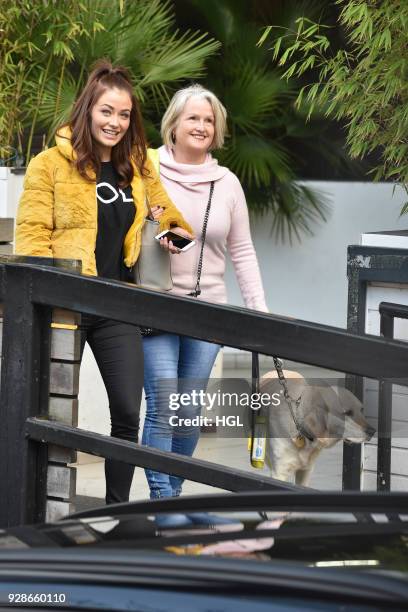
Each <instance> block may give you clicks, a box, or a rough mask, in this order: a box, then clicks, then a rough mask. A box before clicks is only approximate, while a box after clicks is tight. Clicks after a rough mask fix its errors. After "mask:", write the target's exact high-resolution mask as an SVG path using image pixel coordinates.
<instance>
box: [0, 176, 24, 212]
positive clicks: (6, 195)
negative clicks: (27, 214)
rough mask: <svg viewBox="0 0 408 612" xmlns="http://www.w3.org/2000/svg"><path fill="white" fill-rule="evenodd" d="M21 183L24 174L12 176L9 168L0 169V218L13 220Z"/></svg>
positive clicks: (21, 188)
mask: <svg viewBox="0 0 408 612" xmlns="http://www.w3.org/2000/svg"><path fill="white" fill-rule="evenodd" d="M23 181H24V174H13V173H12V172H10V168H4V167H0V217H13V218H15V216H16V212H17V206H18V201H19V199H20V195H21V192H22V190H23Z"/></svg>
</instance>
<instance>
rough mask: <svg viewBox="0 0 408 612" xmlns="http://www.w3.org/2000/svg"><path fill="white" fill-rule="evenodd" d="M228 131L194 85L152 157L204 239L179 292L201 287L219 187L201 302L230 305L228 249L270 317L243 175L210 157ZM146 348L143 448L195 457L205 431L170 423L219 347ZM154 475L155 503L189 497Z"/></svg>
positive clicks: (153, 342) (150, 343) (174, 344)
mask: <svg viewBox="0 0 408 612" xmlns="http://www.w3.org/2000/svg"><path fill="white" fill-rule="evenodd" d="M225 130H226V111H225V109H224V107H223V105H222V104H221V102H220V101H219V100H218V99H217V98H216V96H215V95H214V94H213V93H212V92H210V91H208V90H206V89H203V88H202V87H201V86H200V85H193V86H191V87H188V88H186V89H182V90H180V91H178V92H177V93H176V94H175V95H174V97H173V99H172V100H171V102H170V105H169V107H168V109H167V111H166V113H165V115H164V117H163V121H162V130H161V132H162V138H163V142H164V146H162V147H161V148H160V149H159V150H158V152H157V151H152V152H151V157H152V159H154V157H155V155H156V157H157V156H158V161H159V168H160V178H161V180H162V183H163V185H164V187H165V188H166V191H167V193H168V194H169V196H170V197H171V198H172V200H173V201H174V202H175V203H176V205H177V207H178V208H179V210H180V211H181V212H182V213H183V215H184V217H185V218H186V220H187V221H188V222H189V223H190V224H191V226H192V228H193V231H194V234H195V235H196V237H197V240H198V245H196V246H195V247H193V248H191V249H190V250H188V251H186V252H185V253H182V254H181V255H180V256H179V257H177V258H175V257H172V258H171V259H172V264H171V269H172V278H173V284H174V288H173V290H172V292H173V293H175V294H176V295H182V296H186V295H187V294H189V293H190V292H191V291H193V290H194V288H195V285H196V280H197V266H198V259H199V253H200V247H201V243H200V238H201V235H202V228H203V221H204V216H205V212H206V208H207V205H208V200H209V197H210V190H211V185H213V195H212V199H211V206H210V213H209V218H208V227H207V234H206V239H205V246H204V254H203V267H202V275H201V294H200V295H199V296H198V298H197V299H199V300H205V301H208V302H218V303H225V302H226V300H227V296H226V289H225V281H224V274H225V256H226V252H227V250H228V252H229V254H230V255H231V258H232V261H233V264H234V267H235V272H236V274H237V277H238V281H239V285H240V288H241V292H242V295H243V298H244V301H245V304H246V306H247V307H248V308H253V309H256V310H261V311H267V307H266V304H265V298H264V292H263V288H262V281H261V276H260V273H259V268H258V263H257V259H256V254H255V250H254V247H253V244H252V240H251V234H250V228H249V220H248V210H247V206H246V202H245V196H244V193H243V190H242V187H241V185H240V182H239V180H238V179H237V177H236V176H235V175H234V174H233V173H232V172H231V171H230V170H228V168H224V167H222V166H219V165H218V162H217V160H215V159H214V158H213V157H212V156H211V153H210V151H211V150H213V149H219V148H221V147H222V146H223V142H224V135H225ZM192 299H194V298H192ZM143 350H144V356H145V376H144V385H145V392H146V401H147V414H146V420H145V425H144V431H143V444H146V445H148V446H152V447H154V448H159V449H161V450H166V451H170V450H172V451H174V452H176V453H180V454H183V455H192V454H193V452H194V449H195V447H196V444H197V441H198V437H199V428H198V427H171V426H170V424H169V417H170V416H171V414H175V413H174V412H172V411H171V410H170V408H169V393H177V392H178V393H180V392H182V393H189V392H191V391H192V390H193V389H194V388H197V387H196V386H197V384H199V383H201V385H202V384H203V381H204V382H205V381H206V380H207V379H208V377H209V375H210V372H211V369H212V366H213V364H214V361H215V358H216V356H217V353H218V350H219V346H218V345H215V344H211V343H209V342H203V341H201V340H195V339H193V338H188V337H185V336H177V335H174V334H167V333H163V334H159V335H152V336H146V337H144V338H143ZM197 379H199V383H197ZM196 413H197V409H194V407H193V406H185V407H180V408H179V409H178V410H177V416H178V417H180V418H181V419H182V418H184V417H188V418H189V417H194V416H195V414H196ZM146 476H147V480H148V483H149V486H150V492H151V497H152V498H157V497H169V496H177V495H179V494H180V492H181V486H182V480H181V479H180V478H177V477H173V476H168V475H167V474H162V473H159V472H155V471H152V470H146ZM201 518H203V517H201Z"/></svg>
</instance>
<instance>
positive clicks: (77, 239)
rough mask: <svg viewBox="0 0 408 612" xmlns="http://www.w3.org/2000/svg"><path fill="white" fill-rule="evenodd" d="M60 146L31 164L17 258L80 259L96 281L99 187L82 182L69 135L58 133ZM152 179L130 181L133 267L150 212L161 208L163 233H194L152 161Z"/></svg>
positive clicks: (128, 248) (128, 251)
mask: <svg viewBox="0 0 408 612" xmlns="http://www.w3.org/2000/svg"><path fill="white" fill-rule="evenodd" d="M56 143H57V146H55V147H52V148H51V149H48V150H47V151H43V152H42V153H39V155H37V156H36V157H35V158H34V159H33V160H32V161H31V162H30V164H29V166H28V168H27V173H26V176H25V181H24V192H23V195H22V196H21V200H20V205H19V209H18V213H17V221H16V240H15V245H16V246H15V251H16V253H17V254H19V255H34V256H41V257H58V258H64V259H80V260H81V261H82V272H83V273H84V274H91V275H96V274H97V271H96V261H95V246H96V234H97V231H98V227H97V220H98V205H97V200H96V182H90V181H87V180H85V179H84V178H82V176H81V175H80V174H79V173H78V171H77V170H76V169H75V167H74V165H73V164H72V160H73V159H74V155H75V153H74V151H73V149H72V146H71V141H70V132H69V130H68V129H67V128H64V129H62V130H60V132H59V135H58V136H57V137H56ZM146 168H147V169H148V171H149V172H150V174H149V176H148V177H143V179H142V178H141V176H140V174H139V172H138V170H137V169H136V168H135V175H134V178H133V181H132V184H131V185H132V192H133V199H134V202H135V207H136V215H135V219H134V222H133V224H132V226H131V228H130V229H129V231H128V233H127V234H126V237H125V241H124V249H123V251H124V263H125V265H126V266H128V267H131V266H133V264H134V263H135V261H136V260H137V258H138V256H139V252H140V244H141V231H142V227H143V224H144V220H145V218H146V215H147V207H146V197H147V198H148V201H149V203H150V206H157V205H160V206H162V207H163V208H164V212H163V214H162V216H161V218H160V231H163V230H165V229H169V228H170V227H174V226H179V227H182V228H184V229H186V230H187V231H189V232H192V230H191V227H190V226H189V225H188V223H186V222H185V221H184V219H183V217H182V215H181V213H180V212H179V211H178V210H177V208H176V207H175V206H174V204H173V203H172V201H171V200H170V199H169V197H168V195H167V193H166V192H165V190H164V188H163V187H162V184H161V183H160V179H159V177H158V175H157V172H156V170H155V168H154V165H153V163H152V161H151V160H150V159H149V158H148V159H147V161H146Z"/></svg>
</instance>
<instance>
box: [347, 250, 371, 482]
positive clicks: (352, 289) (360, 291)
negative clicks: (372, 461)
mask: <svg viewBox="0 0 408 612" xmlns="http://www.w3.org/2000/svg"><path fill="white" fill-rule="evenodd" d="M359 267H360V264H359V262H358V261H356V260H355V259H354V258H353V256H352V255H351V253H350V249H349V251H348V265H347V275H348V308H347V330H348V331H350V332H353V333H355V334H364V332H365V306H366V284H365V283H363V282H361V281H360V278H359ZM346 387H347V389H349V390H350V391H351V392H352V393H354V394H355V395H356V396H357V397H358V398H359V399H360V400H361V401H363V380H362V378H361V377H357V376H350V375H348V376H346ZM361 467H362V464H361V445H359V444H352V445H350V444H346V443H345V442H343V475H342V488H343V489H345V490H354V491H359V490H360V488H361Z"/></svg>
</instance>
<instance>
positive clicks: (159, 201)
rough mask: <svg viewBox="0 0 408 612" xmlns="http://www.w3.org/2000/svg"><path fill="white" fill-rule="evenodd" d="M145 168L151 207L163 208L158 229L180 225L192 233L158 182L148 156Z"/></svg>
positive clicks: (162, 229) (158, 179)
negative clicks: (147, 173) (147, 174)
mask: <svg viewBox="0 0 408 612" xmlns="http://www.w3.org/2000/svg"><path fill="white" fill-rule="evenodd" d="M146 168H147V169H148V171H149V172H150V174H149V176H148V177H147V178H146V179H145V185H146V191H147V197H148V198H149V204H150V206H151V208H154V207H156V206H159V207H160V208H162V209H163V212H162V213H161V215H160V217H158V221H159V222H160V231H164V230H166V229H170V228H171V227H173V228H175V227H181V228H182V229H184V230H186V231H187V232H188V233H189V234H191V235H193V230H192V228H191V226H190V225H189V224H188V223H187V221H185V219H184V217H183V215H182V214H181V212H180V211H179V210H178V209H177V208H176V207H175V205H174V204H173V202H172V201H171V200H170V198H169V196H168V195H167V192H166V190H165V189H164V187H163V185H162V184H161V182H160V178H159V176H158V174H157V172H156V170H155V168H154V166H153V164H152V162H151V160H150V159H149V158H147V160H146Z"/></svg>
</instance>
